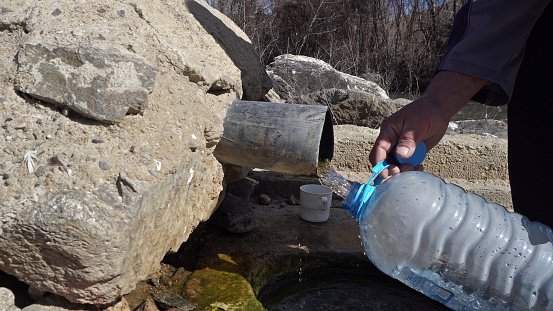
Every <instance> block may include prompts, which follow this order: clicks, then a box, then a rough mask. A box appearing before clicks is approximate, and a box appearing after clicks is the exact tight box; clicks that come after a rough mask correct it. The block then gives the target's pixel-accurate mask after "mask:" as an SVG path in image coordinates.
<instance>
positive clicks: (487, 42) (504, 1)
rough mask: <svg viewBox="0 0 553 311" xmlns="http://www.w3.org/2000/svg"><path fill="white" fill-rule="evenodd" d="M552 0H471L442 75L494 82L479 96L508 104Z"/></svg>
mask: <svg viewBox="0 0 553 311" xmlns="http://www.w3.org/2000/svg"><path fill="white" fill-rule="evenodd" d="M549 2H551V0H523V1H521V0H471V1H470V2H469V3H467V4H466V5H465V6H463V7H462V8H461V9H460V10H459V12H458V13H457V15H456V16H455V22H454V23H453V28H452V31H451V35H450V38H449V42H448V45H447V48H446V52H445V56H444V57H443V59H442V61H441V62H440V64H439V65H438V71H440V70H451V71H456V72H461V73H464V74H468V75H472V76H477V77H480V78H485V79H487V80H490V83H489V84H488V85H487V86H486V87H485V88H484V89H482V91H481V92H480V94H479V96H480V98H482V99H483V100H481V101H483V102H484V101H485V103H486V104H491V105H502V104H506V103H507V102H508V101H509V99H510V98H511V95H512V93H513V86H514V83H515V78H516V75H517V72H518V69H519V67H520V64H521V62H522V58H523V56H524V50H525V45H526V39H527V38H528V36H529V34H530V32H531V31H532V27H533V26H534V24H535V22H536V21H537V20H538V19H539V17H540V16H541V14H542V13H543V11H544V9H545V7H546V6H547V4H549Z"/></svg>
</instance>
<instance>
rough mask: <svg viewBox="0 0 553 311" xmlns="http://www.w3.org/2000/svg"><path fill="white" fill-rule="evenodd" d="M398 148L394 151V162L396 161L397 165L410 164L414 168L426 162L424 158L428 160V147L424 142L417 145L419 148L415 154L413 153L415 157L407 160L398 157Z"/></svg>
mask: <svg viewBox="0 0 553 311" xmlns="http://www.w3.org/2000/svg"><path fill="white" fill-rule="evenodd" d="M396 148H397V145H396V146H395V147H394V151H393V154H394V160H396V161H397V163H399V164H410V165H413V166H417V165H420V164H421V163H422V161H424V158H426V145H425V144H424V142H423V141H421V142H420V143H419V144H418V145H417V148H416V149H415V152H414V153H413V155H412V156H410V157H409V158H407V159H403V158H400V157H398V156H397V154H396Z"/></svg>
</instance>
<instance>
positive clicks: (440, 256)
mask: <svg viewBox="0 0 553 311" xmlns="http://www.w3.org/2000/svg"><path fill="white" fill-rule="evenodd" d="M525 220H526V221H527V219H526V217H524V216H522V215H520V214H517V213H510V212H508V211H507V210H505V208H503V207H502V206H500V205H497V204H494V203H488V202H486V201H485V200H484V199H483V198H482V197H480V196H478V195H475V194H468V193H466V192H465V191H464V190H463V189H462V188H460V187H458V186H456V185H452V184H446V183H445V182H444V181H443V180H442V179H440V178H438V177H436V176H433V175H430V174H427V173H422V172H406V173H402V174H399V175H396V176H394V177H392V178H390V179H388V180H386V181H385V182H383V183H382V184H381V185H380V186H378V187H377V188H376V191H375V193H374V195H373V197H372V198H371V199H370V201H369V202H368V206H367V208H366V209H365V211H364V214H363V215H362V216H361V217H360V227H361V237H362V241H363V246H364V248H365V252H366V254H367V256H368V257H369V259H370V260H371V261H372V262H373V263H374V264H375V265H376V266H377V267H378V268H379V269H380V270H382V271H383V272H384V273H386V274H388V275H390V276H392V277H394V278H396V279H398V280H400V281H402V282H404V283H405V284H407V285H409V286H410V287H412V288H414V289H416V290H419V291H421V292H423V293H424V294H426V295H427V296H429V297H431V298H433V299H435V300H438V301H440V302H442V303H444V304H445V305H447V306H448V307H450V308H452V309H454V310H553V247H552V244H551V242H550V241H549V242H547V243H544V244H540V245H532V244H531V243H530V242H529V239H528V232H527V231H526V229H525V227H524V226H523V221H525ZM542 226H543V225H542ZM543 227H545V226H543ZM545 228H547V227H545Z"/></svg>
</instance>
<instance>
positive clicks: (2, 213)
mask: <svg viewBox="0 0 553 311" xmlns="http://www.w3.org/2000/svg"><path fill="white" fill-rule="evenodd" d="M269 88H270V80H269V79H268V76H267V74H266V73H265V71H264V68H263V66H262V65H261V64H260V63H259V62H258V57H257V54H256V52H255V50H254V49H253V46H252V45H251V43H250V42H249V40H248V38H247V37H246V35H245V34H244V33H243V32H242V31H240V29H239V28H238V27H237V26H236V25H234V24H233V23H232V22H231V21H230V20H229V19H228V18H226V17H225V16H223V15H222V14H220V13H219V12H217V11H215V10H213V9H211V8H210V7H209V6H208V5H207V4H205V2H203V1H191V0H187V1H176V0H163V1H155V2H152V1H145V0H138V1H132V2H128V1H115V0H107V1H83V0H79V1H73V0H71V1H70V0H56V1H47V2H44V1H38V0H10V1H3V2H2V3H1V4H0V106H1V109H0V176H1V182H2V184H1V185H0V269H1V270H3V271H4V272H6V273H8V274H12V275H15V276H17V277H18V278H19V279H20V280H22V281H24V282H26V283H28V284H31V285H33V286H34V287H36V288H38V289H41V290H44V291H48V292H52V293H55V294H58V295H61V296H64V297H66V298H67V299H69V300H70V301H72V302H79V303H93V304H106V303H111V302H113V301H114V300H115V299H116V298H117V297H119V296H121V295H123V294H124V293H127V292H129V291H131V290H132V289H133V288H134V287H135V285H136V283H137V281H139V280H142V279H145V278H147V276H148V275H150V274H151V273H154V272H156V271H158V269H159V262H160V261H161V259H162V258H163V256H164V255H165V254H166V253H167V252H168V251H174V250H177V249H178V247H179V246H180V244H181V243H182V242H183V241H185V240H186V239H187V238H188V236H189V234H190V233H191V232H192V231H193V230H194V228H195V227H196V226H197V225H198V223H200V222H202V221H205V220H207V219H208V218H209V217H210V215H211V214H212V213H213V211H214V209H215V208H216V206H217V204H218V202H219V200H220V199H219V195H220V193H221V191H222V189H223V183H224V182H223V168H222V166H221V165H220V163H219V162H218V161H217V160H216V159H215V157H214V156H213V155H212V151H213V148H214V147H215V145H216V144H217V142H218V140H219V138H220V135H221V133H222V130H223V128H222V120H223V118H224V116H225V112H226V109H227V107H228V106H229V105H230V103H231V102H232V101H233V100H235V99H249V100H261V99H262V98H263V97H264V95H265V93H267V90H268V89H269ZM22 162H23V163H22Z"/></svg>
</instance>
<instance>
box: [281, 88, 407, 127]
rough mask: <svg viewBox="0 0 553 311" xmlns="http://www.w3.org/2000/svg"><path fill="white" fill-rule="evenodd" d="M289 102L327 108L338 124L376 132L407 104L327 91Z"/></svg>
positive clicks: (360, 93) (365, 94) (356, 92)
mask: <svg viewBox="0 0 553 311" xmlns="http://www.w3.org/2000/svg"><path fill="white" fill-rule="evenodd" d="M290 102H291V103H294V104H304V105H325V106H328V107H330V108H331V110H332V114H333V116H334V120H335V121H336V123H337V124H352V125H358V126H365V127H370V128H378V127H380V124H381V123H382V121H384V119H386V118H387V117H389V116H391V115H392V114H393V113H394V112H396V111H397V110H399V109H401V108H402V107H403V106H405V105H407V104H408V103H409V102H410V101H409V100H406V99H389V98H382V97H377V96H374V94H372V93H368V92H365V91H359V90H347V89H327V90H322V91H315V92H312V93H309V94H306V95H301V96H297V97H293V98H292V99H291V100H290Z"/></svg>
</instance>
